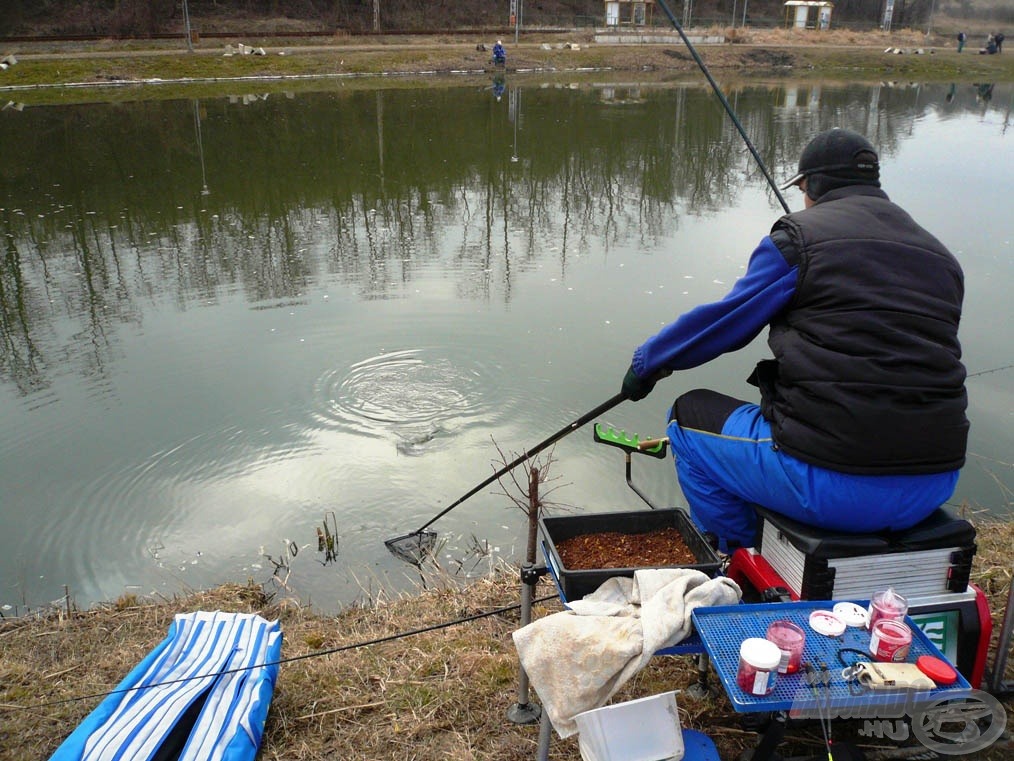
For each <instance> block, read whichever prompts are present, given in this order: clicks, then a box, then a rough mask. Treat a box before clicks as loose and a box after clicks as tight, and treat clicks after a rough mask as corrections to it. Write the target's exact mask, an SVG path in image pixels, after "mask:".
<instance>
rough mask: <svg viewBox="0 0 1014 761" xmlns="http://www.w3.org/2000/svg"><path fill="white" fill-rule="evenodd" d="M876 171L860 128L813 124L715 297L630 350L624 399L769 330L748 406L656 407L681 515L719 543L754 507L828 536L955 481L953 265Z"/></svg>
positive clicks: (865, 526)
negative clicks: (723, 290)
mask: <svg viewBox="0 0 1014 761" xmlns="http://www.w3.org/2000/svg"><path fill="white" fill-rule="evenodd" d="M879 178H880V174H879V163H878V156H877V153H876V150H875V149H874V147H873V145H871V144H870V142H869V141H867V140H866V139H865V138H864V137H862V136H861V135H858V134H856V133H854V132H849V131H846V130H839V129H835V130H828V131H826V132H822V133H820V134H818V135H817V136H816V137H815V138H813V140H811V141H810V143H809V144H808V145H807V146H806V148H805V149H804V151H803V153H802V155H801V157H800V160H799V171H798V173H797V174H796V175H795V176H794V177H793V178H792V179H791V180H790V181H789V182H788V183H786V184H785V185H784V186H783V189H784V188H787V187H790V186H797V187H799V188H800V190H802V191H803V192H804V194H805V195H804V206H805V208H804V209H803V210H802V211H797V212H794V213H790V214H786V215H785V216H783V217H781V218H780V219H779V220H778V221H776V222H775V224H774V226H773V227H772V230H771V232H770V234H769V235H767V236H765V237H764V238H763V239H762V240H761V242H760V244H759V245H758V246H757V248H756V249H755V250H754V252H753V255H752V256H751V257H750V261H749V264H748V266H747V270H746V274H745V275H744V276H743V277H742V278H740V279H739V280H738V281H737V282H736V284H735V285H734V286H733V288H732V290H731V291H730V292H729V293H728V294H727V295H726V296H725V297H724V298H723V299H722V300H720V301H717V302H715V303H711V304H703V305H700V306H698V307H696V308H694V309H692V310H690V311H689V312H687V313H686V314H684V315H682V316H681V317H679V318H678V319H677V320H676V321H675V322H673V323H671V324H669V325H667V326H666V327H664V328H662V330H661V331H660V332H659V333H658V334H656V335H655V336H652V337H651V338H649V339H648V340H647V341H645V342H644V343H643V344H642V345H641V346H639V347H638V348H637V349H636V350H635V352H634V355H633V361H632V363H631V366H630V369H629V370H628V371H627V374H626V376H625V377H624V379H623V385H622V392H623V394H624V395H625V396H626V397H627V398H628V399H631V400H635V401H636V400H638V399H643V398H644V397H645V396H647V395H648V394H649V393H650V392H651V390H652V388H653V387H654V386H655V383H656V382H657V381H658V380H659V379H660V378H662V377H664V376H666V375H668V374H669V373H671V372H673V371H676V370H686V369H690V368H693V367H697V366H699V365H703V364H704V363H706V362H709V361H711V360H712V359H714V358H716V357H718V356H719V355H721V354H724V353H726V352H731V351H735V350H737V349H740V348H742V347H744V346H746V345H747V344H748V343H750V341H752V340H753V338H754V337H756V336H757V335H758V334H759V333H760V332H761V330H763V329H764V328H765V327H768V329H769V331H768V346H769V347H770V349H771V351H772V352H773V353H774V358H773V359H768V360H764V361H762V362H760V363H759V364H758V365H757V368H756V369H755V370H754V372H753V374H752V375H751V376H750V378H749V379H748V382H749V383H751V384H752V385H754V386H757V387H758V388H759V391H760V404H759V405H758V404H756V403H753V402H748V401H744V400H740V399H736V398H733V397H731V396H726V395H725V394H722V393H719V392H717V391H712V390H707V389H698V390H694V391H689V392H687V393H685V394H683V395H682V396H680V397H679V398H677V399H676V401H675V402H674V404H673V405H672V408H671V410H670V413H669V425H668V428H667V433H668V436H669V440H670V442H671V443H672V451H673V455H674V458H675V463H676V473H677V476H678V478H679V483H680V487H681V488H682V490H683V494H684V496H685V497H686V499H687V502H688V504H689V506H690V515H691V517H692V518H693V520H694V522H695V523H696V524H697V525H698V526H699V527H700V528H701V530H702V531H705V532H710V533H712V534H714V535H715V536H717V537H719V539H720V545H719V546H720V548H721V549H722V550H723V551H729V550H731V549H732V548H733V547H735V546H747V547H749V546H753V545H754V542H755V533H756V525H757V518H756V514H755V510H754V506H755V505H760V506H763V507H766V508H768V509H770V510H773V511H775V512H777V513H781V514H783V515H786V516H788V517H789V518H792V519H794V520H796V521H799V522H800V523H804V524H807V525H810V526H815V527H818V528H826V529H829V530H834V531H850V532H859V533H873V532H879V531H888V530H890V531H900V530H904V529H907V528H910V527H912V526H914V525H916V524H917V523H919V522H920V521H922V520H923V519H924V518H926V517H927V516H928V515H930V514H931V513H932V512H933V511H934V510H935V509H936V508H937V507H939V506H940V505H941V504H942V503H943V502H945V501H946V500H947V499H948V498H950V496H951V495H952V493H953V492H954V488H955V486H956V485H957V481H958V472H959V469H960V468H961V467H962V465H963V464H964V462H965V447H966V443H967V437H968V420H967V419H966V417H965V408H966V406H967V398H966V393H965V386H964V381H965V368H964V366H963V365H962V363H961V346H960V344H959V342H958V322H959V319H960V317H961V304H962V298H963V294H964V281H963V275H962V271H961V267H960V265H959V264H958V262H957V260H956V259H955V258H954V256H952V255H951V253H950V252H949V251H948V250H947V248H946V247H945V246H944V245H943V244H942V243H941V242H940V241H938V240H937V239H936V238H935V237H933V236H932V235H931V234H930V233H929V232H927V231H926V230H925V229H923V228H922V227H920V226H919V225H918V224H917V223H916V222H915V221H914V220H913V219H912V218H911V217H910V216H909V215H908V214H907V213H906V212H905V211H904V210H903V209H901V208H900V207H898V206H897V205H895V204H894V203H892V202H891V201H890V200H889V199H888V197H887V194H886V193H884V191H883V190H881V189H880V179H879Z"/></svg>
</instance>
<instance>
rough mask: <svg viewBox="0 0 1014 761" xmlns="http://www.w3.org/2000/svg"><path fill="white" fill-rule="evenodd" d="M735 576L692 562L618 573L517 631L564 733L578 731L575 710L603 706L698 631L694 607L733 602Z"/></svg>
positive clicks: (533, 677) (532, 675)
mask: <svg viewBox="0 0 1014 761" xmlns="http://www.w3.org/2000/svg"><path fill="white" fill-rule="evenodd" d="M741 596H742V592H741V591H740V588H739V587H738V586H737V585H736V583H735V582H734V581H732V579H728V578H726V577H724V576H723V577H719V578H717V579H710V578H708V576H707V575H706V574H704V573H701V572H700V571H696V570H693V569H689V568H651V569H642V570H639V571H635V572H634V578H633V579H631V578H626V577H620V576H617V577H613V578H610V579H607V580H606V581H605V582H604V583H603V584H602V586H600V587H599V588H598V589H597V590H595V591H594V592H592V593H591V594H590V595H585V597H584V598H583V599H581V600H575V601H574V602H571V603H569V606H570V610H568V611H563V612H560V613H553V614H552V615H549V616H546V617H545V618H541V619H539V620H537V621H533V622H532V623H530V624H529V625H528V626H525V627H523V628H521V629H518V630H517V631H516V632H514V635H513V636H514V646H515V647H516V648H517V651H518V656H519V657H520V659H521V665H522V667H523V668H524V669H525V672H526V673H527V674H528V678H529V680H530V681H531V684H532V686H533V687H534V688H535V691H536V692H537V693H538V695H539V698H540V699H541V701H542V707H543V710H544V711H546V713H547V714H548V715H549V718H550V720H551V721H552V722H553V727H554V728H555V729H556V731H557V734H559V735H560V737H570V736H571V735H573V734H574V733H576V732H577V724H576V723H575V722H574V716H576V715H577V714H579V713H581V712H582V711H588V710H591V709H592V708H598V707H600V706H603V705H605V703H606V701H608V700H609V698H610V697H612V696H613V695H614V694H615V693H616V691H617V690H619V689H620V687H621V686H623V684H624V683H625V682H626V681H627V680H628V679H630V677H632V676H633V675H634V674H636V673H637V672H638V671H640V670H641V669H642V668H644V666H645V665H646V664H647V663H648V661H649V660H650V659H651V657H652V656H653V655H654V654H655V652H656V651H658V650H661V649H662V648H666V647H671V646H673V645H676V644H678V643H679V642H682V641H683V640H684V639H686V638H687V637H688V636H689V635H690V634H691V632H692V629H693V625H692V623H691V620H690V614H691V612H693V610H694V609H695V608H699V607H711V606H716V605H735V604H736V603H738V602H739V600H740V597H741Z"/></svg>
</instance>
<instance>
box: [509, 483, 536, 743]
mask: <svg viewBox="0 0 1014 761" xmlns="http://www.w3.org/2000/svg"><path fill="white" fill-rule="evenodd" d="M539 504H540V503H539V469H538V468H534V467H533V468H532V469H531V470H530V472H529V476H528V546H527V548H526V550H525V562H524V565H522V566H521V626H522V627H525V626H528V624H530V623H531V622H532V590H533V589H534V588H535V585H536V584H538V583H539V576H540V575H541V574H540V573H539V572H538V571H537V570H536V569H535V543H536V541H537V539H538V530H539ZM530 697H531V687H530V684H529V682H528V674H527V673H526V672H525V669H524V666H519V667H518V702H517V703H515V704H514V705H512V706H511V707H510V708H508V709H507V719H508V720H509V721H511V722H512V723H514V724H534V723H535V722H537V721H538V720H539V716H541V715H542V708H541V707H540V706H538V705H536V704H534V703H532V702H530Z"/></svg>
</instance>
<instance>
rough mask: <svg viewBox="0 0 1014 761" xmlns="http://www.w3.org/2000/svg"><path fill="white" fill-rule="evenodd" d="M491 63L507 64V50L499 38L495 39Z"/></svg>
mask: <svg viewBox="0 0 1014 761" xmlns="http://www.w3.org/2000/svg"><path fill="white" fill-rule="evenodd" d="M493 63H495V64H496V65H497V66H506V65H507V51H506V50H504V47H503V42H502V41H501V40H497V41H496V45H494V46H493Z"/></svg>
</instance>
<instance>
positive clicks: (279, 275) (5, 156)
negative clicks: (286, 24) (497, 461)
mask: <svg viewBox="0 0 1014 761" xmlns="http://www.w3.org/2000/svg"><path fill="white" fill-rule="evenodd" d="M815 87H816V86H805V87H802V88H792V87H790V86H785V85H779V86H773V87H767V88H765V87H743V88H739V89H734V90H732V91H731V92H730V99H731V102H732V104H733V107H734V108H735V110H736V112H737V115H738V116H739V118H740V120H741V121H742V123H743V124H744V127H745V128H746V130H747V131H748V133H749V134H750V136H751V141H752V142H753V143H754V145H755V146H756V147H757V148H758V150H759V152H760V153H761V156H762V158H763V160H764V161H765V164H766V165H767V167H768V168H769V170H770V171H771V172H772V173H773V174H774V175H775V176H776V177H780V176H781V174H782V173H783V172H786V171H788V170H789V169H791V168H792V167H794V166H795V164H796V161H797V158H798V155H799V152H800V150H801V149H802V146H803V145H804V144H805V143H806V141H807V140H808V139H809V138H810V136H812V135H813V134H814V133H815V132H816V131H818V130H819V129H822V128H824V127H826V126H830V125H840V126H846V127H851V128H853V129H856V130H858V131H861V132H864V133H866V134H868V135H869V136H870V137H871V139H872V140H873V142H874V143H876V144H878V145H879V146H880V147H881V149H882V152H884V153H885V154H889V153H890V152H891V151H892V149H893V146H894V143H895V142H896V139H897V136H899V135H903V134H906V133H908V132H909V130H910V127H911V124H912V122H913V121H914V119H916V118H917V117H918V116H919V115H920V114H921V113H923V112H924V111H925V110H934V109H944V108H946V109H948V112H953V111H954V110H955V109H956V108H958V107H960V101H961V97H960V96H961V93H959V98H958V99H956V100H955V99H954V98H952V99H951V100H950V101H946V99H945V97H944V90H945V89H946V86H943V85H941V86H939V89H940V92H939V93H938V94H939V97H936V94H937V93H935V92H934V91H933V89H932V88H921V89H920V88H908V87H904V88H889V87H876V88H870V87H866V86H854V87H844V88H836V89H830V90H829V89H824V90H820V89H819V88H818V89H814V88H815ZM616 89H617V88H614V89H613V90H612V91H611V96H612V97H613V101H612V102H604V99H603V98H600V96H599V93H597V92H596V91H594V90H593V89H590V88H585V89H579V90H572V89H558V90H553V89H534V88H532V89H526V90H524V93H523V100H522V96H521V92H520V90H519V89H518V88H516V87H515V88H514V89H512V91H511V93H510V97H511V103H512V106H511V109H510V110H508V109H505V108H503V104H497V103H496V102H495V101H494V100H493V99H491V98H489V97H488V96H486V97H482V96H481V95H477V96H476V97H471V95H472V92H471V91H470V90H468V89H465V88H457V89H449V90H406V91H401V90H387V91H373V92H365V91H360V92H354V93H344V92H342V93H315V94H310V95H304V96H300V97H298V98H289V99H286V98H284V97H280V96H273V97H271V98H269V99H267V100H260V99H258V100H254V101H252V102H251V105H247V106H239V105H236V104H233V103H229V102H226V101H225V100H214V101H206V102H204V103H202V104H201V105H200V106H199V107H198V106H196V105H195V104H194V103H193V101H171V102H145V103H138V104H130V105H119V106H78V107H70V108H58V107H54V108H37V109H33V108H26V109H25V110H24V111H23V112H19V113H18V114H16V115H15V116H13V117H11V118H10V119H6V120H5V122H4V131H5V139H4V140H2V141H0V199H2V201H0V208H2V209H3V212H2V214H3V216H2V221H3V229H4V233H5V242H4V256H3V265H2V271H0V339H2V354H0V374H2V375H3V377H4V378H7V379H9V380H11V381H12V382H13V383H14V384H15V385H16V386H17V388H18V389H19V391H20V392H21V393H25V394H27V393H31V392H33V391H37V390H39V389H40V388H44V387H45V386H46V384H47V377H46V376H47V372H46V361H45V360H46V359H49V360H50V361H53V362H56V361H60V362H66V360H68V359H70V360H72V364H73V365H74V366H75V367H76V368H77V371H78V372H79V373H81V374H82V375H84V376H85V377H87V378H89V379H91V381H92V382H93V383H94V384H96V385H95V387H96V388H98V389H99V390H100V391H101V383H102V382H103V381H102V380H101V379H102V378H103V377H104V376H105V367H106V365H107V364H108V362H109V359H110V355H111V353H112V352H113V351H114V346H115V336H116V326H117V325H118V324H120V323H124V324H132V325H139V324H140V323H141V322H142V319H143V313H144V308H145V307H144V305H145V304H148V303H150V302H153V301H155V300H156V299H164V298H165V296H166V295H168V296H169V297H170V298H171V299H172V301H173V302H174V303H175V305H176V307H177V308H178V309H180V310H186V309H191V308H194V307H195V306H198V305H201V304H206V303H208V302H214V301H216V300H217V299H219V298H221V296H222V294H223V291H230V292H231V291H238V292H240V293H242V294H243V296H244V298H246V299H247V300H249V301H252V302H264V301H271V300H289V299H294V298H299V297H301V296H302V295H303V294H304V293H305V292H306V290H307V288H308V287H309V286H311V285H312V284H313V283H314V282H315V281H317V280H319V279H320V278H322V277H335V278H337V279H338V280H339V281H340V282H342V283H344V284H346V285H348V286H350V287H351V288H352V289H353V290H354V291H355V292H356V293H357V294H358V295H359V296H360V297H361V298H369V299H377V298H391V297H395V296H397V295H399V294H400V293H401V292H402V290H403V289H404V288H405V286H406V285H407V284H409V283H411V282H412V281H413V280H415V279H416V278H418V277H421V276H422V275H423V273H424V272H426V271H427V270H431V269H433V268H438V269H441V270H442V273H441V274H442V276H443V277H447V276H448V273H452V274H451V276H452V277H454V278H456V282H457V287H458V292H459V294H460V295H461V296H462V297H464V298H475V299H489V298H500V299H504V300H508V299H510V297H511V288H512V287H513V280H514V279H515V277H516V274H517V273H519V272H522V271H524V270H525V269H527V268H531V267H534V266H537V265H538V264H540V263H545V262H546V261H552V262H553V263H554V264H555V266H557V267H558V268H559V273H560V275H561V276H563V275H565V274H566V267H567V261H568V257H569V256H570V255H572V254H573V253H574V252H579V253H584V252H587V251H589V250H594V249H605V250H608V249H609V248H611V247H613V246H615V245H617V244H619V243H623V244H629V243H631V242H634V243H636V244H637V245H639V246H641V247H643V248H645V249H647V250H651V249H654V248H657V246H659V245H660V243H661V242H663V241H665V240H667V239H668V238H670V237H671V236H672V234H673V232H674V231H675V230H676V229H677V228H678V225H679V222H680V218H681V216H682V215H683V214H688V213H691V214H698V215H700V214H708V213H710V212H713V211H715V210H717V209H720V208H723V207H725V206H728V205H730V204H732V203H734V202H735V199H736V196H737V194H738V193H739V190H740V189H741V188H743V187H746V186H748V185H751V186H756V185H757V183H761V184H764V180H763V177H762V174H761V173H760V171H759V170H758V168H757V166H756V164H755V162H754V161H753V159H752V157H751V156H750V154H749V152H748V151H747V150H746V148H745V147H744V146H743V144H742V140H741V139H740V138H739V135H738V133H737V132H736V130H735V129H734V127H733V125H732V124H730V123H729V120H728V118H727V116H726V115H725V114H724V112H723V111H722V109H721V107H720V105H719V104H718V103H717V101H716V100H715V99H714V97H713V95H712V94H711V93H710V91H707V90H705V89H704V88H692V89H691V88H676V87H673V88H658V89H654V90H653V89H650V88H646V87H643V86H642V87H639V88H637V91H636V97H623V94H622V93H621V94H620V97H615V96H616ZM970 97H971V98H972V104H971V105H970V106H969V107H974V93H971V94H970ZM515 156H516V160H511V159H512V157H515ZM68 322H69V323H71V326H70V327H68V325H67V324H66V323H68Z"/></svg>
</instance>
